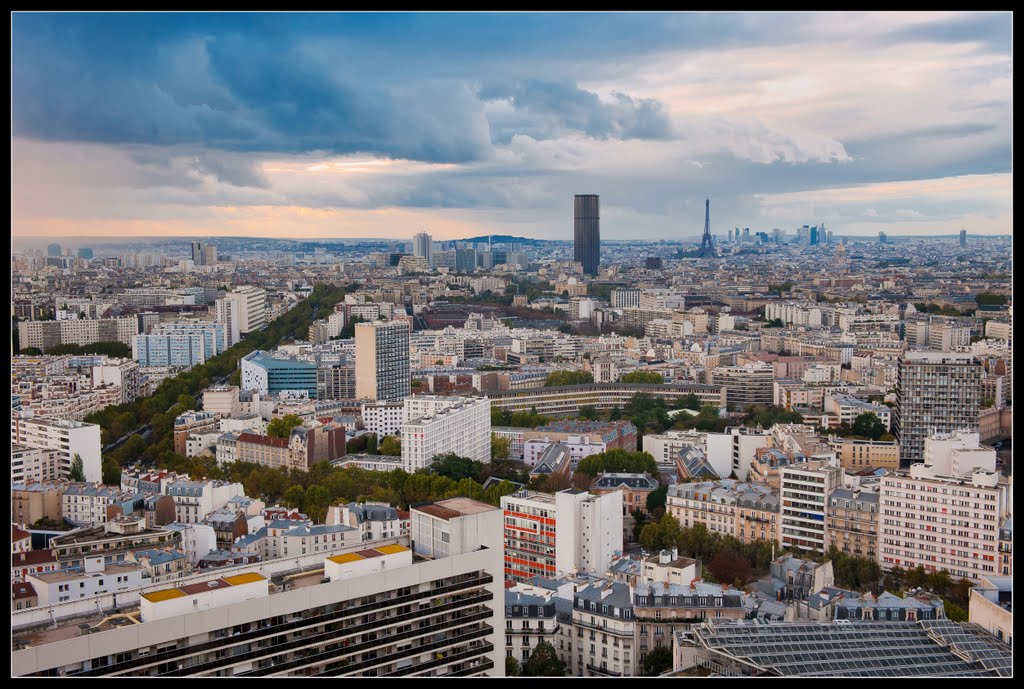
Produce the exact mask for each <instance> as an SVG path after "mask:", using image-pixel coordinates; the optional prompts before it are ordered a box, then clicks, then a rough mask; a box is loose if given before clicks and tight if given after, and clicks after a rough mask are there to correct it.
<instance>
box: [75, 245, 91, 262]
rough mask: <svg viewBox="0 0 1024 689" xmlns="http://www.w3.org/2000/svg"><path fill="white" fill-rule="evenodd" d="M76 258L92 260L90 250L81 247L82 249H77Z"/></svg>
mask: <svg viewBox="0 0 1024 689" xmlns="http://www.w3.org/2000/svg"><path fill="white" fill-rule="evenodd" d="M78 258H84V259H86V260H89V259H91V258H92V249H90V248H88V247H83V248H81V249H79V250H78Z"/></svg>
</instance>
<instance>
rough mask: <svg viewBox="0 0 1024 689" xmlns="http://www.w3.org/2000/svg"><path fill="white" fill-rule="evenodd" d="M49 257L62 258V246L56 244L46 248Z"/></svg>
mask: <svg viewBox="0 0 1024 689" xmlns="http://www.w3.org/2000/svg"><path fill="white" fill-rule="evenodd" d="M46 255H47V256H60V244H57V243H54V244H50V245H49V246H47V247H46Z"/></svg>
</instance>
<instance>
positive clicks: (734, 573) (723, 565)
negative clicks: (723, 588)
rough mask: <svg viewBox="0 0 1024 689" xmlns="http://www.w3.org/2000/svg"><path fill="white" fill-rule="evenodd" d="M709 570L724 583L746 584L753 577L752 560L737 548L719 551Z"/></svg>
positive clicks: (709, 563) (709, 565)
mask: <svg viewBox="0 0 1024 689" xmlns="http://www.w3.org/2000/svg"><path fill="white" fill-rule="evenodd" d="M708 571H709V572H711V574H712V576H714V577H715V579H717V580H718V581H720V582H722V583H724V584H735V585H736V586H745V585H746V584H747V582H748V581H750V577H751V567H750V561H749V560H748V559H747V558H745V557H743V556H742V555H740V554H739V553H737V552H736V551H735V550H722V551H719V552H718V553H717V554H716V555H715V556H714V557H713V558H711V560H710V562H708Z"/></svg>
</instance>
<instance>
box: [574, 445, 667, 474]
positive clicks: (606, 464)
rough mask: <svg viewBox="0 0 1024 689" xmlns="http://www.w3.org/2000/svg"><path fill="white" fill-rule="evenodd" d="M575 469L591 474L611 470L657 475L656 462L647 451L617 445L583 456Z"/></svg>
mask: <svg viewBox="0 0 1024 689" xmlns="http://www.w3.org/2000/svg"><path fill="white" fill-rule="evenodd" d="M576 471H578V472H581V473H584V474H590V475H591V476H597V475H598V474H604V473H607V472H612V471H614V472H624V473H629V474H642V473H648V474H650V475H651V476H657V474H658V463H657V461H655V459H654V457H653V456H652V455H651V453H649V452H630V451H629V450H623V449H622V448H618V447H617V448H614V449H611V450H606V451H605V452H598V453H597V454H593V455H589V456H587V457H584V458H583V459H581V460H580V461H579V464H577V465H576Z"/></svg>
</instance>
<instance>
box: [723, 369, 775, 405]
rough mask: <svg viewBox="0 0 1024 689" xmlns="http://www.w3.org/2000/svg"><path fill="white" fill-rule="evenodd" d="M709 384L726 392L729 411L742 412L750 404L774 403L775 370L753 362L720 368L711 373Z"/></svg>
mask: <svg viewBox="0 0 1024 689" xmlns="http://www.w3.org/2000/svg"><path fill="white" fill-rule="evenodd" d="M711 383H712V384H713V385H721V386H722V387H724V388H725V390H726V393H725V394H726V402H727V404H728V407H729V409H732V410H735V411H743V410H745V409H746V408H747V407H748V406H750V405H751V404H769V405H770V404H773V403H774V402H775V386H774V383H775V369H774V368H773V367H772V365H771V364H766V363H764V362H760V361H758V362H754V363H750V364H746V365H744V366H720V367H718V368H716V369H714V370H713V371H712V372H711Z"/></svg>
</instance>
